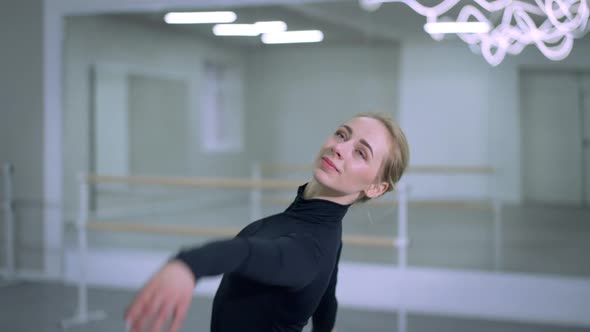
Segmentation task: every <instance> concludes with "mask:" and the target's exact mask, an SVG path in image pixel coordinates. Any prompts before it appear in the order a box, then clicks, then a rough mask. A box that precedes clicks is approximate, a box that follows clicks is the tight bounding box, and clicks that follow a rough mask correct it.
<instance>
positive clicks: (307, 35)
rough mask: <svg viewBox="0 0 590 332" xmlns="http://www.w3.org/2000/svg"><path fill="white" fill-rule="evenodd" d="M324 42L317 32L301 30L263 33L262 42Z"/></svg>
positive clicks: (321, 35)
mask: <svg viewBox="0 0 590 332" xmlns="http://www.w3.org/2000/svg"><path fill="white" fill-rule="evenodd" d="M322 40H324V34H323V33H322V32H321V31H319V30H301V31H285V32H274V33H265V34H263V35H262V42H263V43H265V44H291V43H318V42H321V41H322Z"/></svg>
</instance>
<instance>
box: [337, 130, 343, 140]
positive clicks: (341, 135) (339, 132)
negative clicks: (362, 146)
mask: <svg viewBox="0 0 590 332" xmlns="http://www.w3.org/2000/svg"><path fill="white" fill-rule="evenodd" d="M334 135H336V136H338V137H339V138H342V139H344V138H345V136H344V133H343V132H342V131H341V130H338V131H336V133H334Z"/></svg>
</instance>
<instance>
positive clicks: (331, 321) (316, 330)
mask: <svg viewBox="0 0 590 332" xmlns="http://www.w3.org/2000/svg"><path fill="white" fill-rule="evenodd" d="M341 251H342V243H340V248H338V256H337V258H336V265H335V266H334V271H332V276H331V277H330V283H329V285H328V288H326V291H325V292H324V295H323V296H322V299H321V301H320V304H319V305H318V307H317V308H316V310H315V312H314V314H313V316H312V326H313V330H312V331H313V332H330V331H335V330H334V325H335V324H336V313H337V311H338V300H337V299H336V284H337V283H338V264H339V263H340V253H341Z"/></svg>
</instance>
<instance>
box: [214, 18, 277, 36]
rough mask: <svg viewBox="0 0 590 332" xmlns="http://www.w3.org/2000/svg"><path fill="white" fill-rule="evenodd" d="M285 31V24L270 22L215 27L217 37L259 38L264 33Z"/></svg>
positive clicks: (217, 25)
mask: <svg viewBox="0 0 590 332" xmlns="http://www.w3.org/2000/svg"><path fill="white" fill-rule="evenodd" d="M285 30H287V25H286V24H285V22H281V21H269V22H256V23H254V24H216V25H215V26H214V27H213V34H214V35H216V36H258V35H259V34H262V33H271V32H282V31H285Z"/></svg>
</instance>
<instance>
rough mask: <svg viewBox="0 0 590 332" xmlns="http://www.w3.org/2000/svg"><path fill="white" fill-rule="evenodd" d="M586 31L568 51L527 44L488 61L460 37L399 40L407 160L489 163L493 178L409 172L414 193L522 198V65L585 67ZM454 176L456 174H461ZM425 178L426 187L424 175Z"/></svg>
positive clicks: (589, 55) (589, 54)
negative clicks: (560, 56) (563, 54)
mask: <svg viewBox="0 0 590 332" xmlns="http://www.w3.org/2000/svg"><path fill="white" fill-rule="evenodd" d="M588 59H590V43H589V42H588V37H586V38H585V40H578V41H577V42H576V44H575V45H574V50H573V51H572V53H571V54H570V56H569V57H568V58H566V59H565V60H564V61H561V62H552V61H550V60H547V59H546V58H544V57H543V56H542V55H541V54H540V52H539V51H538V50H536V49H534V48H533V47H529V48H527V49H526V50H525V51H524V52H523V53H522V54H521V55H518V56H508V57H507V58H506V59H505V61H504V62H503V63H501V64H500V65H499V66H498V67H491V66H490V65H488V64H487V63H486V62H485V61H484V59H483V58H482V57H481V56H479V55H475V54H473V53H472V52H471V51H470V50H469V48H468V47H467V46H466V45H465V44H464V43H462V42H455V41H447V42H435V41H425V42H405V43H404V44H403V46H402V48H401V62H400V68H401V73H400V76H401V79H400V83H399V84H400V119H401V123H402V126H403V128H404V129H405V130H406V132H407V134H408V138H409V141H410V146H411V151H412V160H411V164H412V165H424V164H428V165H460V166H467V165H473V166H479V165H489V166H492V167H494V168H496V169H497V170H498V176H497V177H496V179H495V180H494V181H492V182H486V181H485V180H484V177H477V176H462V177H458V176H440V175H439V176H429V177H428V178H426V177H421V178H418V176H413V177H410V180H412V182H413V183H414V184H415V185H414V188H415V190H414V196H415V197H432V196H439V195H440V196H443V195H447V196H449V195H450V196H467V197H475V198H477V197H481V198H483V197H489V196H491V195H493V194H494V192H497V193H498V194H499V196H500V197H501V198H502V199H504V200H506V201H509V202H519V201H520V200H521V196H522V193H521V174H520V173H521V157H520V149H521V146H520V140H521V132H520V131H521V129H520V128H521V127H520V113H519V112H520V97H519V95H520V91H519V83H518V82H519V81H518V79H519V70H520V68H552V69H586V70H588V68H590V61H588ZM460 178H461V179H462V180H460V181H457V180H459V179H460ZM426 179H427V180H428V181H429V183H428V187H426V181H427V180H426Z"/></svg>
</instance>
